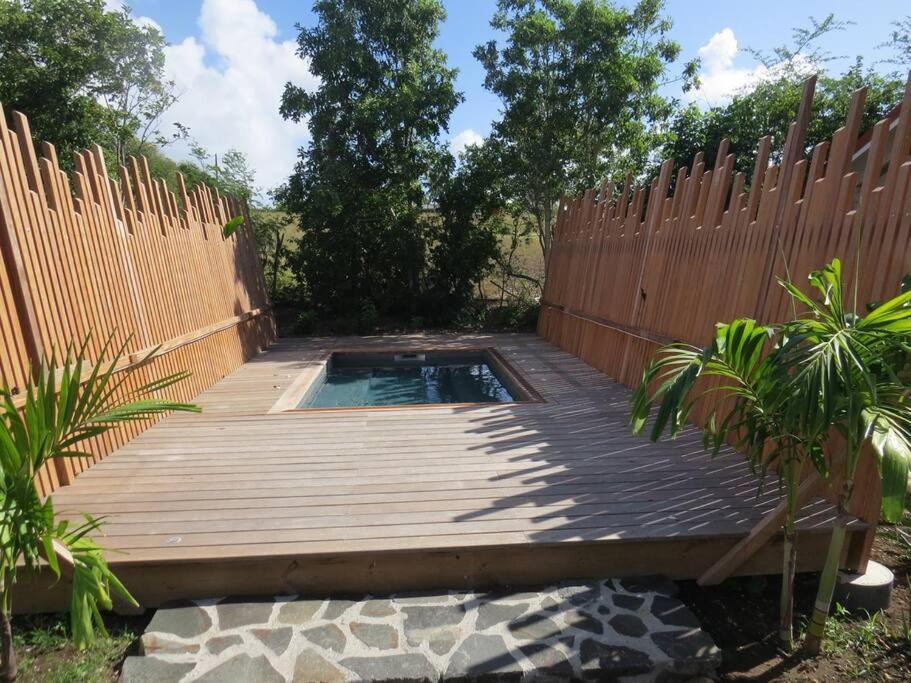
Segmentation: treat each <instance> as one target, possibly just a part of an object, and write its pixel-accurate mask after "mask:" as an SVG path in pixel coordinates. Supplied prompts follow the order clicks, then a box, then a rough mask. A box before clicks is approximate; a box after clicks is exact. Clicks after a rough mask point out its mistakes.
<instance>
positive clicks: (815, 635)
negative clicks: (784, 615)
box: [804, 480, 854, 655]
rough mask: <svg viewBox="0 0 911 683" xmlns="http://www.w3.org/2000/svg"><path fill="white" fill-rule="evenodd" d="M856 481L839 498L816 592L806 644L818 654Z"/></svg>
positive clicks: (812, 652) (824, 630)
mask: <svg viewBox="0 0 911 683" xmlns="http://www.w3.org/2000/svg"><path fill="white" fill-rule="evenodd" d="M853 485H854V482H853V481H851V480H847V481H845V484H844V491H843V493H842V495H841V498H840V499H839V501H838V518H837V520H836V522H835V528H834V529H833V530H832V538H831V539H830V540H829V551H828V553H827V555H826V564H825V567H824V568H823V570H822V576H820V577H819V589H818V591H817V593H816V604H815V605H814V607H813V616H812V617H811V618H810V624H809V626H808V627H807V635H806V638H805V640H804V647H805V648H806V650H807V652H809V653H810V654H811V655H818V654H819V653H820V651H821V650H822V642H823V638H825V634H826V621H827V620H828V618H829V610H830V609H831V607H832V595H833V594H834V593H835V581H836V579H837V578H838V570H839V569H840V568H841V567H840V565H841V555H842V552H843V551H844V547H845V537H846V535H847V526H848V519H849V516H848V501H849V500H850V499H851V489H852V487H853Z"/></svg>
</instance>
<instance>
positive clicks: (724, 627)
mask: <svg viewBox="0 0 911 683" xmlns="http://www.w3.org/2000/svg"><path fill="white" fill-rule="evenodd" d="M904 529H908V527H904ZM873 558H874V559H875V560H877V561H878V562H881V563H882V564H884V565H886V566H887V567H889V568H890V569H892V571H893V572H895V587H894V588H893V591H892V604H891V606H890V608H889V610H888V611H887V612H885V613H883V614H881V615H876V616H874V617H870V616H868V615H866V614H861V615H848V614H846V613H843V612H838V613H836V615H834V616H833V617H832V618H831V619H830V620H829V624H828V628H827V639H826V645H825V651H824V654H823V655H822V656H820V657H816V658H807V657H806V656H805V655H803V653H801V652H800V651H799V650H798V651H797V652H794V653H785V652H783V651H782V650H781V648H780V646H779V641H778V637H777V631H778V623H777V620H778V596H779V589H780V582H779V578H778V577H777V576H776V577H754V578H744V579H730V580H728V581H726V582H725V583H723V584H722V585H720V586H716V587H713V588H700V587H699V586H697V585H696V584H695V583H694V582H684V583H682V584H681V598H682V599H683V600H684V602H686V603H687V604H688V605H689V606H690V608H691V609H692V610H693V611H694V612H695V613H696V615H697V616H698V617H699V618H700V619H701V620H702V625H703V628H705V630H706V631H708V632H709V633H710V634H711V635H712V637H713V638H714V639H715V642H716V643H717V645H718V647H720V648H721V649H722V650H723V652H724V663H723V665H722V669H721V671H720V673H721V675H722V680H724V681H788V682H790V681H819V682H820V683H822V682H825V683H829V682H832V681H909V680H911V591H909V577H911V546H909V545H908V544H907V542H902V540H901V537H900V536H899V535H898V533H897V531H896V530H895V529H892V528H889V527H882V530H881V532H880V534H879V535H878V536H877V539H876V542H875V544H874V547H873ZM817 580H818V575H816V574H802V575H799V576H798V577H797V581H796V585H795V596H796V610H797V615H796V620H795V627H796V629H797V631H798V632H799V633H800V634H801V635H802V632H803V629H804V625H805V623H806V620H807V618H808V616H809V614H810V611H811V609H812V605H813V601H814V599H815V597H816V586H817Z"/></svg>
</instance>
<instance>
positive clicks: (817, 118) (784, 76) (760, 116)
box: [662, 14, 904, 177]
mask: <svg viewBox="0 0 911 683" xmlns="http://www.w3.org/2000/svg"><path fill="white" fill-rule="evenodd" d="M845 26H846V25H845V23H844V22H840V21H838V20H836V19H835V17H834V16H833V15H831V14H830V15H828V16H827V17H826V18H824V19H823V20H821V21H817V20H814V19H812V18H811V19H810V25H809V26H808V27H806V28H797V29H794V31H793V38H792V44H790V45H781V46H779V47H776V48H774V49H773V50H772V51H771V53H768V54H767V53H763V52H759V51H756V50H752V51H751V52H752V53H753V54H754V55H755V56H756V57H757V58H758V60H759V61H760V63H761V64H762V65H763V66H764V67H765V69H766V71H765V76H764V77H763V78H762V79H761V80H760V81H759V82H758V83H755V84H753V85H752V86H750V87H749V88H748V89H745V90H744V91H742V92H740V93H737V94H736V95H735V96H734V97H733V98H732V100H731V101H730V102H729V103H728V104H725V105H718V106H714V107H710V108H709V109H707V110H705V111H703V110H702V109H700V108H699V107H698V106H697V105H695V104H692V105H690V106H689V107H686V108H684V109H681V110H680V111H679V112H678V113H677V114H676V115H675V116H674V118H673V121H672V122H671V126H670V135H669V136H668V140H667V142H666V144H665V146H664V150H663V153H662V156H663V157H664V158H670V159H673V160H674V165H675V167H678V168H679V167H681V166H687V165H689V164H691V163H692V161H693V157H694V156H695V155H696V153H697V152H699V151H703V152H704V154H705V156H704V161H705V163H706V168H711V167H712V165H713V164H714V161H715V158H716V156H717V152H718V147H719V145H720V144H721V141H722V140H723V139H725V138H728V139H729V140H730V141H731V146H730V152H731V153H732V154H734V155H735V156H736V161H735V170H737V171H742V172H744V173H746V174H747V177H749V174H750V172H751V171H752V160H753V156H754V152H755V149H756V141H757V140H759V139H760V138H762V137H764V136H766V135H771V137H772V149H771V152H770V158H771V161H772V162H773V163H775V162H777V161H779V160H780V158H781V154H782V152H783V149H784V143H785V139H786V138H787V132H788V126H790V124H791V122H792V121H794V120H795V119H796V118H797V110H798V108H799V107H800V98H801V93H802V90H803V88H802V85H803V81H804V80H805V79H806V77H807V76H808V75H809V74H810V73H811V72H814V71H816V72H818V80H817V84H816V94H815V97H814V99H813V115H812V116H811V117H810V124H809V127H808V129H807V138H806V147H807V149H808V150H809V149H812V148H813V147H814V146H815V145H817V144H818V143H820V142H823V141H826V140H830V139H831V138H832V135H833V134H834V133H835V131H836V130H838V128H840V127H841V126H842V124H843V123H844V120H845V114H846V112H847V110H848V107H849V106H850V103H851V97H852V95H853V94H854V91H855V90H857V89H858V88H862V87H866V88H867V98H866V101H865V104H864V110H863V115H862V119H861V125H860V128H861V130H868V129H869V128H870V127H872V126H873V125H874V124H875V123H876V122H877V121H879V120H880V119H882V118H883V117H885V115H886V114H887V113H888V112H889V111H890V110H891V109H892V107H894V106H895V104H896V103H897V102H898V101H899V100H900V99H901V96H902V93H903V91H904V82H903V81H902V80H900V79H898V78H896V77H894V76H884V75H882V74H880V73H878V72H876V71H875V70H873V69H871V68H867V67H865V66H864V61H863V59H862V58H861V57H857V59H856V60H855V62H854V64H853V65H852V66H851V67H850V68H848V69H847V70H846V71H845V72H844V73H843V74H841V75H839V76H835V75H830V74H828V73H827V72H826V71H825V65H826V64H827V63H828V62H830V61H831V59H832V57H831V55H829V53H828V52H826V51H824V50H822V49H820V48H819V47H818V46H817V42H816V41H817V40H818V39H819V38H820V37H822V36H824V35H826V34H829V33H831V32H833V31H841V30H844V29H845Z"/></svg>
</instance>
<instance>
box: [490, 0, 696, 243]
mask: <svg viewBox="0 0 911 683" xmlns="http://www.w3.org/2000/svg"><path fill="white" fill-rule="evenodd" d="M497 7H498V9H497V12H496V14H495V15H494V17H493V19H492V21H491V26H492V27H493V28H495V29H497V30H498V31H502V32H504V33H506V38H505V40H504V41H503V43H502V44H500V43H498V42H497V41H496V40H492V41H490V42H488V43H486V44H484V45H479V46H478V47H477V48H476V49H475V51H474V55H475V57H476V58H477V59H478V60H479V61H480V62H481V64H482V65H483V67H484V69H485V70H486V72H487V75H486V78H485V80H484V85H485V87H486V88H487V89H488V90H490V91H491V92H493V93H495V94H496V95H498V96H499V97H500V99H501V100H502V103H503V113H502V118H501V119H500V120H499V121H497V122H496V123H495V124H494V126H493V133H492V137H493V138H495V139H496V141H497V144H499V145H500V148H501V154H502V169H503V173H504V174H505V176H506V177H507V179H508V183H509V187H510V188H511V194H512V195H513V197H514V198H515V199H516V200H518V201H520V202H521V204H522V206H523V208H524V210H525V211H527V212H528V213H529V214H530V215H531V216H532V217H533V220H534V222H535V227H536V231H537V234H538V238H539V241H540V243H541V248H542V250H543V252H544V255H545V258H546V256H547V254H548V253H549V251H550V244H551V242H552V240H553V230H554V222H555V208H556V204H557V202H558V200H559V198H560V195H561V194H562V193H564V192H571V191H574V190H578V189H581V188H586V187H591V186H593V185H595V184H596V183H598V182H599V181H600V180H602V179H603V178H604V177H606V176H608V175H610V176H612V177H616V176H623V175H625V174H626V173H628V172H637V171H640V170H642V168H643V166H644V163H645V161H646V160H647V158H648V156H649V154H650V152H651V150H652V147H653V142H654V140H655V135H656V132H655V131H654V130H653V129H652V128H651V127H650V123H651V122H654V121H660V120H664V119H665V118H666V117H667V116H669V115H670V106H671V103H670V102H669V101H668V100H667V99H665V98H663V97H661V96H660V95H659V94H658V87H659V86H660V85H661V84H662V81H663V79H664V78H665V75H666V72H667V67H668V65H669V64H670V63H671V62H673V61H674V60H675V59H676V58H677V56H678V54H679V52H680V46H679V45H678V44H677V43H675V42H674V41H672V40H670V39H669V38H668V37H667V34H668V31H669V30H670V28H671V22H670V20H668V19H667V18H665V17H663V16H662V15H661V12H662V9H663V3H662V1H661V0H640V2H637V3H636V4H635V5H634V6H633V7H632V8H630V9H627V8H625V7H617V6H614V5H613V4H611V3H610V2H608V1H607V0H579V1H578V2H576V1H574V0H500V1H499V3H498V5H497ZM695 71H696V64H695V63H692V62H691V63H689V64H687V66H686V68H685V79H684V88H685V89H687V88H689V87H690V86H691V85H692V79H693V77H694V76H695Z"/></svg>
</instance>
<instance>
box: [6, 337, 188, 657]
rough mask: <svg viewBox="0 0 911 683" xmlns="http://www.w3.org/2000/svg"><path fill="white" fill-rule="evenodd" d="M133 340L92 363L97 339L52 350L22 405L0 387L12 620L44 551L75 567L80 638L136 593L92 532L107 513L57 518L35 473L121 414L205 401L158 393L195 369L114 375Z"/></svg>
mask: <svg viewBox="0 0 911 683" xmlns="http://www.w3.org/2000/svg"><path fill="white" fill-rule="evenodd" d="M126 343H127V342H124V343H123V344H122V345H120V346H114V345H113V338H111V339H109V340H108V342H107V343H106V344H105V345H104V346H103V348H102V350H101V352H100V353H99V358H104V357H107V356H109V355H111V356H112V357H113V359H112V360H111V361H105V362H99V363H96V364H95V365H94V366H93V367H89V366H87V364H86V363H85V360H84V358H85V355H86V352H87V349H88V341H86V342H85V343H84V344H83V345H82V346H81V347H80V348H79V349H76V350H75V351H74V350H73V349H68V350H67V352H66V354H65V355H64V357H63V358H62V359H60V360H59V362H58V359H57V358H55V357H51V358H50V359H49V360H48V361H47V362H45V363H42V364H41V366H40V367H39V368H38V369H37V370H36V373H35V377H34V378H33V379H32V380H31V381H30V382H29V384H28V386H27V388H26V391H25V395H24V404H23V405H22V406H21V407H20V406H18V405H17V402H16V400H15V398H14V396H13V395H12V393H11V391H10V389H9V388H8V387H0V476H2V478H0V511H2V516H0V539H2V541H3V542H2V551H0V598H2V600H0V612H2V617H3V620H4V623H5V624H8V618H9V615H10V613H11V609H12V605H11V599H12V589H13V586H14V585H15V583H16V580H17V578H18V572H19V570H20V568H24V569H25V570H26V571H35V570H37V568H38V564H39V559H41V558H43V559H44V560H45V561H46V562H47V563H48V565H49V567H50V569H51V570H52V571H53V572H54V573H55V574H56V575H57V576H58V577H60V576H61V574H62V572H63V567H62V565H63V564H67V565H69V568H70V570H71V572H72V576H71V582H72V586H71V600H70V618H71V629H72V634H73V639H74V641H75V643H76V645H77V646H78V647H84V646H86V645H88V644H90V643H91V642H92V640H93V638H94V634H95V630H96V629H98V630H100V631H101V632H102V633H104V624H103V622H102V620H101V613H100V609H110V608H111V606H112V599H113V596H114V595H119V596H121V597H122V598H123V599H125V600H127V601H129V602H132V603H134V604H135V601H133V599H132V597H131V596H130V594H129V593H128V592H127V590H126V588H124V586H123V585H122V584H121V583H120V582H119V581H118V580H117V578H116V577H115V576H114V574H113V573H112V572H111V571H110V569H109V568H108V565H107V563H106V562H105V559H104V553H103V550H102V549H101V547H100V546H99V545H98V544H97V543H96V542H95V541H94V540H93V539H92V538H91V537H90V535H89V534H91V533H92V532H94V531H96V530H97V529H98V528H99V526H100V523H101V520H97V519H93V518H91V517H89V516H86V517H85V521H84V522H83V523H82V524H80V525H76V526H73V525H71V524H70V523H69V522H68V521H66V520H62V521H58V520H57V519H56V518H55V510H54V504H53V499H52V498H51V497H48V498H47V499H45V500H43V501H42V499H41V496H40V495H39V494H38V490H37V488H36V485H35V474H36V473H37V472H38V471H39V470H40V469H41V468H42V467H43V466H44V465H45V464H46V463H49V462H51V461H53V460H55V459H59V458H74V457H86V456H88V454H87V453H86V452H84V451H83V450H82V448H83V444H84V442H85V441H86V440H88V439H92V438H96V437H99V436H101V435H102V434H104V433H105V432H107V431H109V430H110V429H112V428H113V427H115V426H117V425H119V424H122V423H127V422H134V421H140V420H146V419H148V418H150V417H154V416H156V415H160V414H162V413H165V412H169V411H173V410H195V411H198V410H199V409H198V408H196V407H195V406H192V405H187V404H183V403H178V402H173V401H168V400H165V399H160V398H155V396H156V395H158V394H159V392H161V391H162V390H163V389H166V388H168V387H170V386H172V385H174V384H176V383H177V382H180V381H182V380H183V379H185V378H186V377H187V376H188V373H185V372H181V373H175V374H172V375H168V376H166V377H163V378H161V379H156V380H152V381H150V382H148V383H146V384H142V385H140V386H139V387H137V388H130V385H129V384H127V381H128V380H129V378H130V377H131V373H129V372H124V373H121V374H120V375H119V376H118V375H115V369H116V367H117V364H118V362H119V361H120V360H121V358H122V357H123V353H124V351H125V349H126ZM153 353H154V352H153ZM5 635H6V634H5ZM4 644H8V643H4ZM4 666H5V667H6V669H5V671H6V672H7V674H8V673H9V671H10V667H12V670H13V671H14V670H15V661H14V659H12V658H10V660H9V661H7V662H5V663H4Z"/></svg>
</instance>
